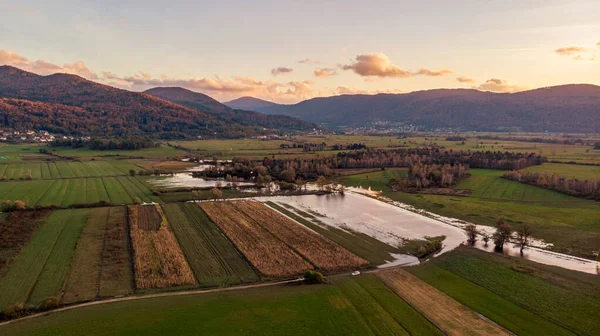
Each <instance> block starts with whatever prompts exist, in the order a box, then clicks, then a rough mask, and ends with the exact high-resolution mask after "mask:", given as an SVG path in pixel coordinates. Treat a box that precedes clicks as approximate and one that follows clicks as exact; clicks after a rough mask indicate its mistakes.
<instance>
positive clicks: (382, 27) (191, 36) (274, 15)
mask: <svg viewBox="0 0 600 336" xmlns="http://www.w3.org/2000/svg"><path fill="white" fill-rule="evenodd" d="M4 64H7V65H13V66H16V67H19V68H21V69H24V70H27V71H31V72H35V73H38V74H41V75H47V74H51V73H56V72H66V73H72V74H77V75H80V76H82V77H85V78H87V79H90V80H93V81H96V82H99V83H103V84H107V85H112V86H117V87H120V88H124V89H128V90H133V91H143V90H146V89H148V88H151V87H156V86H181V87H185V88H188V89H190V90H193V91H197V92H202V93H205V94H207V95H209V96H211V97H213V98H215V99H217V100H219V101H228V100H231V99H235V98H238V97H241V96H254V97H258V98H262V99H267V100H271V101H275V102H279V103H295V102H298V101H301V100H305V99H309V98H313V97H319V96H331V95H339V94H355V93H365V94H375V93H401V92H411V91H417V90H428V89H437V88H476V89H479V90H485V91H494V92H517V91H522V90H527V89H534V88H539V87H546V86H553V85H561V84H572V83H589V84H596V85H600V1H599V0H565V1H556V0H543V1H538V0H487V1H481V0H448V1H430V0H420V1H401V0H391V1H390V0H385V1H377V0H371V1H356V0H345V1H337V0H336V1H327V0H321V1H315V0H302V1H285V0H279V1H260V0H253V1H247V0H218V1H201V0H200V1H179V0H170V1H155V0H143V1H142V0H140V1H138V0H135V1H133V0H129V1H127V0H120V1H115V0H104V1H72V0H64V1H58V0H55V1H47V0H18V1H14V0H0V65H4Z"/></svg>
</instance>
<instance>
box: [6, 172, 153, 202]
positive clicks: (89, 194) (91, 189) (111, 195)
mask: <svg viewBox="0 0 600 336" xmlns="http://www.w3.org/2000/svg"><path fill="white" fill-rule="evenodd" d="M7 199H8V200H11V201H15V200H27V204H28V205H30V206H35V205H40V206H50V205H54V206H62V207H68V206H69V205H73V204H94V203H98V202H100V201H104V202H110V203H111V204H132V203H134V202H136V200H139V201H140V202H159V201H160V199H159V198H158V197H157V196H154V195H153V194H152V191H151V190H150V189H149V188H148V187H147V186H146V185H144V184H143V183H142V182H141V181H139V180H138V179H137V178H136V177H131V176H118V177H89V178H73V179H58V180H39V181H24V182H3V183H0V200H7Z"/></svg>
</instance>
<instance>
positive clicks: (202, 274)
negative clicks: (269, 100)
mask: <svg viewBox="0 0 600 336" xmlns="http://www.w3.org/2000/svg"><path fill="white" fill-rule="evenodd" d="M163 209H164V211H165V214H166V215H167V219H168V220H169V223H170V224H171V227H172V228H173V232H174V233H175V236H176V237H177V240H178V241H179V245H180V246H181V249H182V250H183V253H184V254H185V257H186V259H187V261H188V263H189V264H190V267H191V268H192V270H193V271H194V275H195V276H196V279H197V280H198V284H199V285H200V286H216V285H221V286H222V285H231V284H238V283H242V282H254V281H257V280H258V276H257V275H256V273H255V272H254V271H253V269H252V267H250V265H248V263H247V262H246V261H245V260H244V258H243V257H242V256H241V255H240V254H239V253H238V252H237V250H236V249H235V248H234V247H233V245H232V244H231V243H230V242H229V240H227V238H226V237H225V236H224V235H223V234H222V233H221V231H219V229H218V228H217V226H216V225H215V224H214V223H213V222H212V221H211V220H210V219H209V218H208V216H207V215H206V214H205V213H204V212H203V211H202V209H200V207H199V206H197V205H196V204H194V203H178V204H174V203H173V204H165V205H163Z"/></svg>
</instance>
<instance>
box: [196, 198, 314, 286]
mask: <svg viewBox="0 0 600 336" xmlns="http://www.w3.org/2000/svg"><path fill="white" fill-rule="evenodd" d="M235 204H236V202H235V201H233V202H203V203H199V205H200V207H201V208H202V210H204V212H206V213H207V214H208V216H209V217H210V218H211V219H212V221H213V222H214V223H215V224H217V226H218V227H219V228H220V229H221V230H222V231H223V232H225V234H227V236H228V237H229V239H230V240H231V241H232V242H233V243H234V244H235V246H236V247H237V248H238V249H239V250H240V251H241V252H242V253H243V254H244V256H246V258H247V259H248V260H249V261H250V262H251V263H252V264H253V265H254V267H256V269H258V271H259V272H261V274H263V275H264V276H266V277H290V276H293V275H297V274H301V273H303V272H305V271H306V270H310V269H312V268H313V267H312V265H311V264H309V263H308V262H306V261H305V260H304V259H302V257H300V256H299V255H298V254H296V253H295V252H294V251H292V250H291V249H290V248H289V247H288V246H287V245H286V244H284V243H283V242H282V241H280V240H279V239H277V238H276V237H275V236H273V235H272V234H271V233H270V232H268V231H267V230H265V229H264V228H262V227H261V226H260V225H258V224H257V223H255V222H254V221H253V220H252V219H251V218H249V217H248V216H246V215H245V214H244V213H243V212H241V211H239V210H238V209H237V207H236V206H235Z"/></svg>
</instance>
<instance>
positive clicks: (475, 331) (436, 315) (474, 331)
mask: <svg viewBox="0 0 600 336" xmlns="http://www.w3.org/2000/svg"><path fill="white" fill-rule="evenodd" d="M376 273H377V276H378V277H379V278H380V279H381V280H382V281H383V282H384V283H385V284H386V285H388V287H390V288H391V289H392V290H393V291H394V292H396V294H398V295H399V296H400V297H401V298H402V299H404V300H405V301H406V302H408V303H409V304H410V305H411V306H413V307H414V308H415V309H417V310H418V311H420V312H421V313H422V314H423V315H424V316H425V317H426V318H427V319H428V320H429V321H431V322H432V323H433V324H435V325H436V326H438V328H440V329H441V330H442V331H443V332H444V333H445V334H446V335H512V333H510V332H508V331H506V330H505V329H503V328H502V327H500V326H498V325H497V324H495V323H493V322H491V321H489V320H487V319H485V318H483V317H482V316H481V315H479V314H477V313H475V312H474V311H472V310H471V309H469V308H467V307H465V306H464V305H462V304H460V303H459V302H457V301H455V300H454V299H452V298H451V297H449V296H447V295H446V294H444V293H442V292H441V291H439V290H437V289H436V288H434V287H432V286H430V285H429V284H427V283H425V282H424V281H422V280H420V279H419V278H417V277H416V276H414V275H412V274H410V273H408V272H406V271H404V270H402V269H400V268H395V269H387V270H381V271H379V272H376Z"/></svg>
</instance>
